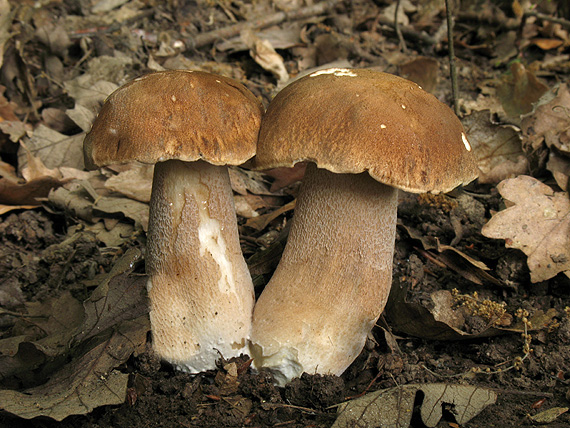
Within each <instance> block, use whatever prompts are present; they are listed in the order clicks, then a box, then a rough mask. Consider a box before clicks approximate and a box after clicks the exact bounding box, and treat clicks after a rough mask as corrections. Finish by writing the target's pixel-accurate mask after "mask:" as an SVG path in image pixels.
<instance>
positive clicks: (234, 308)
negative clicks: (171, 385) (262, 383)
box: [146, 160, 254, 373]
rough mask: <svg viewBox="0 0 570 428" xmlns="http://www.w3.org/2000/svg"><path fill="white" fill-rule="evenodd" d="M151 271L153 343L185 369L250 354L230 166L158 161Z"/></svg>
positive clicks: (249, 305) (249, 307)
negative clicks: (245, 353)
mask: <svg viewBox="0 0 570 428" xmlns="http://www.w3.org/2000/svg"><path fill="white" fill-rule="evenodd" d="M146 269H147V273H148V276H149V280H148V292H149V299H150V320H151V326H152V333H153V347H154V350H155V352H156V353H157V354H158V355H159V356H160V357H161V358H163V359H165V360H167V361H169V362H170V363H172V364H173V365H174V366H176V367H177V368H178V369H180V370H184V371H187V372H190V373H197V372H201V371H204V370H209V369H213V368H215V363H216V361H217V360H218V359H219V358H220V356H223V357H224V358H230V357H233V356H238V355H240V354H241V353H243V352H246V344H247V340H248V338H249V335H250V330H251V315H252V311H253V304H254V295H253V284H252V281H251V277H250V274H249V271H248V269H247V265H246V263H245V260H244V259H243V255H242V252H241V249H240V243H239V235H238V229H237V221H236V215H235V208H234V202H233V194H232V190H231V185H230V179H229V174H228V171H227V168H226V167H225V166H214V165H211V164H209V163H206V162H202V161H197V162H182V161H178V160H168V161H165V162H160V163H158V164H157V165H156V167H155V171H154V180H153V185H152V195H151V201H150V215H149V227H148V244H147V259H146Z"/></svg>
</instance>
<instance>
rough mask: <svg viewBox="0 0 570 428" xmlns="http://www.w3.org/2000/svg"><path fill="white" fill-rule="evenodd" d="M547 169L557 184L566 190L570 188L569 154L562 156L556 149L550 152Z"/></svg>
mask: <svg viewBox="0 0 570 428" xmlns="http://www.w3.org/2000/svg"><path fill="white" fill-rule="evenodd" d="M546 169H548V170H549V171H550V172H551V173H552V176H553V177H554V179H555V180H556V184H558V187H560V188H561V189H562V190H564V191H568V190H570V187H569V184H570V183H569V181H570V158H569V157H567V156H562V155H561V154H559V153H558V152H556V151H554V150H553V151H551V152H550V153H549V154H548V162H547V163H546Z"/></svg>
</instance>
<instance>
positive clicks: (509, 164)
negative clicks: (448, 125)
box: [461, 110, 528, 183]
mask: <svg viewBox="0 0 570 428" xmlns="http://www.w3.org/2000/svg"><path fill="white" fill-rule="evenodd" d="M461 122H462V123H463V126H464V127H465V130H466V131H467V135H468V136H469V142H470V143H471V145H472V146H473V152H474V154H475V157H476V158H477V166H478V167H479V182H480V183H498V182H499V181H502V180H504V179H506V178H510V177H514V176H517V175H520V174H524V173H525V172H527V171H528V161H527V159H526V156H525V154H524V152H523V150H522V146H521V136H520V133H519V132H518V131H517V130H516V129H515V128H514V127H512V126H510V125H497V124H494V123H492V122H491V113H490V111H489V110H482V111H476V112H473V113H472V114H470V115H468V116H465V117H464V118H463V119H462V121H461Z"/></svg>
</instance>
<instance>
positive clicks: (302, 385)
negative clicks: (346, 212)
mask: <svg viewBox="0 0 570 428" xmlns="http://www.w3.org/2000/svg"><path fill="white" fill-rule="evenodd" d="M566 3H567V2H566V1H565V0H558V1H555V0H552V1H548V2H541V1H535V0H531V1H528V2H522V1H521V2H520V3H519V1H516V0H515V2H513V3H511V2H493V1H490V0H469V1H463V2H461V6H460V8H458V9H457V10H454V11H453V16H454V19H455V26H454V46H455V55H456V61H455V63H456V68H457V70H456V71H457V78H458V88H459V91H458V96H457V97H456V98H455V101H456V102H457V105H458V111H459V116H460V118H461V120H462V122H463V125H464V127H465V129H466V132H467V135H468V136H469V140H470V142H471V143H472V145H473V147H474V153H475V156H476V158H477V161H478V164H479V169H480V178H479V180H477V181H475V182H473V183H471V184H469V185H468V186H466V187H465V188H463V189H458V190H456V191H454V192H451V193H450V194H446V195H431V194H428V195H416V194H410V193H406V192H400V197H399V199H400V200H399V208H398V227H397V233H396V247H395V255H394V264H393V267H394V273H393V284H392V293H391V295H390V300H389V302H388V305H387V307H386V310H385V312H384V314H383V315H382V316H381V318H380V319H379V320H378V323H377V325H376V326H375V328H374V329H373V331H372V332H371V334H370V335H369V338H368V340H367V342H366V346H365V348H364V349H363V351H362V352H361V354H360V356H359V357H358V358H357V359H356V361H354V363H353V364H352V365H351V366H350V367H349V368H348V370H347V371H346V372H345V373H344V374H343V375H342V376H340V377H337V376H321V375H310V374H304V375H303V376H302V377H301V378H299V379H295V380H294V381H292V382H291V383H290V384H288V385H287V386H286V387H284V388H280V387H277V386H275V385H274V383H273V379H272V376H271V374H270V373H268V372H264V371H260V372H256V371H254V370H253V369H252V368H251V367H250V364H251V361H250V360H249V358H248V357H247V356H243V357H241V358H238V359H233V360H230V361H220V364H219V368H218V369H217V370H214V371H210V372H205V373H201V374H199V375H189V374H185V373H181V372H177V371H175V370H174V369H173V368H172V367H170V366H168V365H167V364H165V363H162V362H161V361H159V360H157V359H156V358H155V357H154V356H153V354H152V350H151V336H150V324H149V320H148V313H147V312H148V309H147V307H148V306H147V300H146V288H145V287H146V285H145V284H146V277H145V274H144V271H145V270H144V250H145V244H146V242H145V240H146V235H145V232H146V227H147V224H148V200H149V192H150V181H151V177H152V170H151V167H148V166H143V165H134V164H133V165H127V166H119V167H110V168H103V169H100V170H97V171H92V172H86V171H85V168H84V164H83V156H82V142H83V137H84V135H85V133H86V132H88V131H89V129H90V126H91V123H92V121H93V120H94V118H95V116H96V114H97V112H98V110H99V108H100V106H101V105H102V103H103V101H104V99H105V98H106V96H107V95H108V94H109V93H110V92H112V91H113V90H114V89H116V88H117V87H119V86H120V85H122V84H124V83H126V82H128V81H130V80H132V79H133V78H135V77H137V76H140V75H142V74H144V73H147V72H151V71H158V70H163V69H194V70H203V71H208V72H213V73H217V74H221V75H225V76H228V77H233V78H234V79H237V80H239V81H241V82H242V83H243V84H244V85H245V86H246V87H247V88H248V89H250V90H251V91H252V92H253V93H254V94H255V95H256V96H257V97H259V99H260V100H262V102H263V104H264V106H265V107H267V105H268V103H269V101H270V100H271V98H272V97H273V96H274V95H275V93H276V92H277V91H278V90H279V89H280V88H282V87H283V86H284V85H285V84H286V82H287V80H288V79H289V78H294V77H296V76H298V75H300V74H303V73H305V72H307V71H309V70H310V71H312V70H315V69H317V68H322V67H354V68H372V69H374V70H378V71H384V72H388V73H393V74H397V75H400V76H402V77H405V78H408V79H410V80H413V81H415V82H416V83H418V84H420V85H421V86H422V87H423V88H424V89H426V90H427V91H429V92H431V93H433V94H434V95H436V96H437V97H438V98H439V99H440V100H441V101H443V102H445V103H446V104H448V105H452V104H453V102H454V97H453V95H452V91H451V83H450V78H449V75H450V73H449V52H448V48H447V31H446V16H445V8H444V4H443V2H442V1H414V0H412V1H408V0H402V1H401V2H400V4H399V14H398V17H399V18H398V22H399V24H398V29H399V30H400V31H399V32H400V33H401V38H399V37H398V35H397V32H396V31H394V25H393V22H394V13H395V9H396V2H393V1H390V0H384V1H382V0H381V1H372V0H357V1H338V0H337V1H327V2H322V3H320V2H316V1H315V2H304V1H303V0H279V1H277V0H275V1H273V2H270V1H269V0H257V1H253V2H245V1H229V0H219V1H218V0H198V1H185V0H168V1H164V2H157V1H154V0H132V1H127V0H123V1H115V2H112V1H108V0H81V1H77V2H75V1H68V0H43V1H32V0H21V1H15V0H9V1H8V0H0V54H2V55H0V58H3V61H2V63H1V65H2V68H1V76H0V85H2V86H1V87H0V156H1V162H0V175H1V177H2V178H0V219H1V223H0V427H2V428H4V427H6V428H8V427H46V428H47V427H50V428H51V427H58V428H66V427H93V428H94V427H331V426H333V425H334V426H335V427H373V426H394V427H406V426H412V427H424V426H429V427H433V426H437V427H458V426H461V427H471V428H483V427H508V426H519V427H524V426H533V425H535V424H547V426H549V427H568V426H570V414H569V413H568V408H569V407H570V240H569V239H570V238H569V236H570V202H569V197H568V193H567V190H568V189H567V185H568V177H569V176H570V114H569V112H570V93H569V92H568V88H567V87H566V84H565V82H568V76H569V75H570V36H569V31H570V10H569V6H568V4H566ZM283 11H286V13H284V12H283ZM301 176H302V170H300V169H299V168H297V169H294V170H287V171H283V170H281V171H273V172H269V173H261V172H252V171H249V170H248V169H247V168H238V167H234V168H232V169H231V171H230V177H231V180H232V187H233V190H234V195H235V202H236V210H237V213H238V221H239V231H240V237H241V242H242V250H243V252H244V255H245V257H246V260H247V261H248V265H249V267H250V271H251V273H252V277H253V279H254V285H255V287H256V294H257V295H259V294H260V293H261V292H262V290H263V287H264V285H265V284H266V283H267V281H268V279H269V278H270V277H271V274H272V272H273V270H274V269H275V266H276V263H277V261H278V260H279V256H280V254H281V251H282V248H283V243H284V241H285V240H286V237H287V231H288V227H287V225H288V224H289V222H290V220H291V218H292V216H293V204H292V202H293V201H294V200H295V197H296V195H297V192H298V188H299V182H298V179H299V177H301ZM491 219H492V220H491ZM376 391H379V392H376Z"/></svg>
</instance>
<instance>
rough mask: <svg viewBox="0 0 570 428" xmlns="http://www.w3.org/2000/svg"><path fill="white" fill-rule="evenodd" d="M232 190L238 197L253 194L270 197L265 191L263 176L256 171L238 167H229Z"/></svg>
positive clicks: (269, 193)
mask: <svg viewBox="0 0 570 428" xmlns="http://www.w3.org/2000/svg"><path fill="white" fill-rule="evenodd" d="M228 172H229V174H230V182H231V183H232V190H233V191H234V192H236V193H238V194H240V195H247V193H248V192H249V193H253V194H254V195H272V194H273V193H272V192H271V191H269V190H268V189H267V183H266V181H265V178H264V174H263V173H261V172H258V171H250V170H247V169H243V168H239V167H229V168H228Z"/></svg>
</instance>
